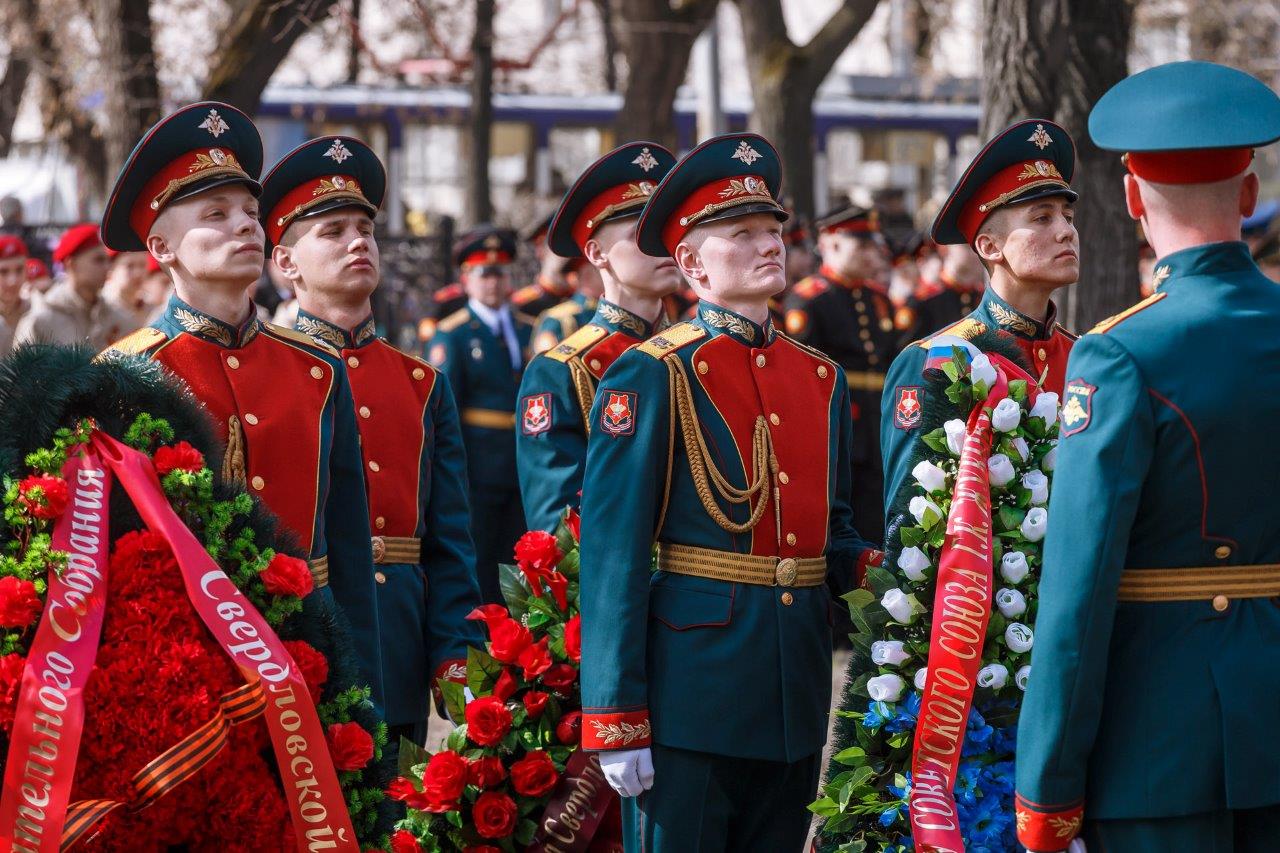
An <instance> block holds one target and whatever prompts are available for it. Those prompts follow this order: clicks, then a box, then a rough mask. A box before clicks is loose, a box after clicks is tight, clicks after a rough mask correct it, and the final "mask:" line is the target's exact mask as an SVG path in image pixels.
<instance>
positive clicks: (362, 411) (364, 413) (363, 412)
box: [360, 406, 369, 418]
mask: <svg viewBox="0 0 1280 853" xmlns="http://www.w3.org/2000/svg"><path fill="white" fill-rule="evenodd" d="M360 417H362V418H367V417H369V407H368V406H361V407H360Z"/></svg>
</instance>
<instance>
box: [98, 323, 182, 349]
mask: <svg viewBox="0 0 1280 853" xmlns="http://www.w3.org/2000/svg"><path fill="white" fill-rule="evenodd" d="M167 340H169V336H168V335H166V334H165V333H164V332H162V331H160V330H159V329H153V328H151V327H150V326H144V327H143V328H141V329H138V330H137V331H136V332H133V333H131V334H128V335H125V336H124V337H123V338H121V339H120V340H118V341H116V342H115V343H114V344H112V345H111V346H109V347H107V348H106V349H105V350H103V353H104V354H107V353H120V354H121V355H141V354H142V353H145V352H146V351H147V350H149V349H151V348H152V347H154V346H157V345H158V344H162V343H164V342H165V341H167Z"/></svg>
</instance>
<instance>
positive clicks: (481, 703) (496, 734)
mask: <svg viewBox="0 0 1280 853" xmlns="http://www.w3.org/2000/svg"><path fill="white" fill-rule="evenodd" d="M466 715H467V737H468V738H470V739H471V740H472V741H473V742H475V743H478V744H480V745H481V746H493V745H494V744H496V743H497V742H498V741H500V740H502V738H503V737H505V736H506V734H507V732H509V731H511V712H510V711H508V710H507V706H506V705H505V704H503V702H502V700H501V699H499V698H498V697H497V696H481V697H480V698H479V699H476V700H474V701H473V702H470V703H468V705H467V711H466Z"/></svg>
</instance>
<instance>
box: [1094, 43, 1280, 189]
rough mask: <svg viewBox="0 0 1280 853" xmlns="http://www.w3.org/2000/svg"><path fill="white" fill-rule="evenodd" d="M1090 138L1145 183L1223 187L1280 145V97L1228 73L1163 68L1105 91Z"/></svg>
mask: <svg viewBox="0 0 1280 853" xmlns="http://www.w3.org/2000/svg"><path fill="white" fill-rule="evenodd" d="M1089 136H1090V137H1092V138H1093V141H1094V142H1095V143H1096V144H1097V145H1098V147H1099V148H1104V149H1106V150H1108V151H1123V152H1125V155H1124V161H1125V166H1126V167H1127V168H1128V170H1129V171H1130V172H1132V173H1133V174H1135V175H1137V176H1138V177H1140V178H1143V179H1145V180H1148V181H1153V182H1155V183H1160V184H1203V183H1213V182H1215V181H1225V180H1226V179H1227V178H1232V177H1235V176H1236V175H1239V174H1240V173H1241V172H1243V171H1244V170H1245V169H1248V168H1249V164H1250V163H1252V162H1253V149H1255V148H1259V147H1261V146H1263V145H1270V144H1271V143H1272V142H1275V141H1276V140H1277V139H1280V97H1277V96H1276V93H1275V92H1273V91H1271V89H1270V88H1269V87H1268V86H1267V85H1266V84H1265V83H1263V82H1262V81H1260V80H1258V79H1257V78H1255V77H1253V76H1251V75H1249V74H1246V73H1245V72H1243V71H1239V70H1237V69H1235V68H1229V67H1227V66H1225V65H1218V64H1216V63H1213V62H1170V63H1167V64H1165V65H1157V66H1156V67H1155V68H1148V69H1147V70H1146V71H1143V72H1140V73H1138V74H1134V75H1133V76H1132V77H1126V78H1125V79H1123V80H1121V81H1120V82H1119V83H1117V84H1116V85H1114V86H1112V87H1111V88H1110V89H1109V90H1108V91H1107V93H1106V94H1105V95H1103V96H1102V97H1101V98H1099V99H1098V103H1097V104H1095V105H1094V107H1093V111H1092V112H1090V113H1089Z"/></svg>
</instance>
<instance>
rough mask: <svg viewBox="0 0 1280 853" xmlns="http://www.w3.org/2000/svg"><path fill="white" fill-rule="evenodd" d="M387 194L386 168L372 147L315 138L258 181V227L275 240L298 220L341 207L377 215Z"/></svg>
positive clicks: (347, 140)
mask: <svg viewBox="0 0 1280 853" xmlns="http://www.w3.org/2000/svg"><path fill="white" fill-rule="evenodd" d="M386 192H387V170H386V169H384V168H383V166H382V161H381V160H379V159H378V155H377V154H374V153H373V149H372V148H370V147H369V146H368V145H365V144H364V143H363V142H361V141H360V140H359V139H353V138H352V137H350V136H320V137H317V138H316V139H311V140H308V141H306V142H304V143H302V144H301V145H299V146H298V147H297V148H295V149H293V150H292V151H290V152H289V153H288V154H286V155H284V156H283V157H281V158H280V162H278V163H276V164H275V165H274V166H272V167H271V171H270V172H268V173H267V176H266V177H265V178H263V179H262V198H261V201H262V205H261V207H260V208H259V209H260V210H261V211H262V225H263V228H264V229H265V231H266V234H267V241H268V242H269V243H271V244H272V245H274V244H276V243H279V242H280V238H281V237H283V236H284V232H285V231H287V230H288V228H289V226H290V225H292V224H293V223H294V222H296V221H297V220H299V219H305V218H307V217H309V216H318V215H319V214H321V213H327V212H329V211H330V210H338V209H340V208H343V207H358V208H360V209H361V210H363V211H364V212H366V213H368V214H369V216H371V217H372V216H377V214H378V210H379V208H381V207H382V199H383V197H384V196H385V195H386Z"/></svg>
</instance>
